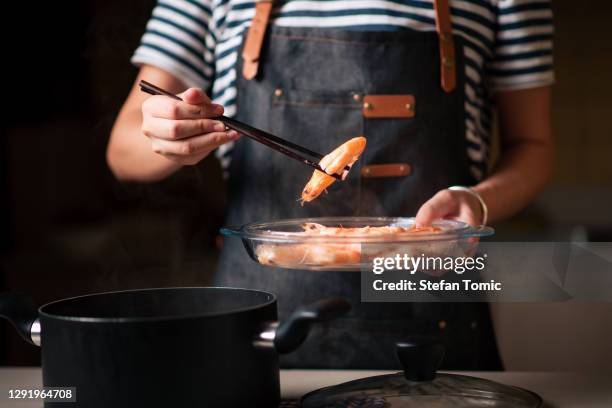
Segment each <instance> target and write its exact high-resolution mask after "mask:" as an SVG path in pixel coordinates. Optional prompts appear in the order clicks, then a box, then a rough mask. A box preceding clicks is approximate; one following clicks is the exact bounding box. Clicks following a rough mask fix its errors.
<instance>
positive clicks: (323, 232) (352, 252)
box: [255, 222, 441, 268]
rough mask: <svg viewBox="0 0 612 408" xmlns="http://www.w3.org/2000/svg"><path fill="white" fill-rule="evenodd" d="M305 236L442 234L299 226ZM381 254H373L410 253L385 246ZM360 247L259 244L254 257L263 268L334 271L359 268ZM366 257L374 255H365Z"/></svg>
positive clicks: (348, 244)
mask: <svg viewBox="0 0 612 408" xmlns="http://www.w3.org/2000/svg"><path fill="white" fill-rule="evenodd" d="M302 229H303V230H304V232H303V234H304V235H305V236H314V237H338V238H345V237H348V238H350V237H365V236H385V237H389V239H390V240H391V239H392V238H393V237H406V236H411V235H414V236H415V239H418V236H419V234H426V233H437V232H440V231H441V228H439V227H433V226H432V227H418V228H417V227H415V226H411V227H399V226H392V225H388V226H381V227H371V226H365V227H358V228H345V227H327V226H325V225H322V224H317V223H314V222H309V223H305V224H303V225H302ZM381 249H382V252H380V253H376V255H377V256H387V255H385V254H388V253H393V252H394V251H395V252H396V253H399V252H401V251H410V247H408V249H406V248H403V247H402V246H401V244H396V245H392V246H389V245H387V246H385V247H383V248H381ZM361 250H362V247H361V243H360V242H346V243H340V242H339V243H316V242H313V243H301V244H288V245H279V244H262V245H259V246H258V247H257V249H256V250H255V256H256V257H257V260H258V261H259V263H260V264H262V265H269V266H278V267H285V268H299V267H300V266H324V267H336V268H340V267H343V266H347V267H351V266H354V265H359V263H360V262H361V261H362V259H361V257H362V251H361ZM367 255H368V256H371V255H373V253H371V251H370V253H368V254H367Z"/></svg>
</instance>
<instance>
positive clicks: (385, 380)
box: [302, 337, 542, 408]
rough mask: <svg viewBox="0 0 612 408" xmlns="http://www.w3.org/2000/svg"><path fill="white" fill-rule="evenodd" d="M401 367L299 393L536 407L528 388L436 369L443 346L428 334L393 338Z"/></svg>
mask: <svg viewBox="0 0 612 408" xmlns="http://www.w3.org/2000/svg"><path fill="white" fill-rule="evenodd" d="M397 355H398V358H399V360H400V362H401V363H402V366H403V369H404V371H403V372H399V373H396V374H389V375H381V376H375V377H369V378H363V379H359V380H355V381H349V382H346V383H343V384H339V385H335V386H332V387H327V388H322V389H320V390H317V391H313V392H311V393H309V394H306V395H305V396H304V397H303V398H302V407H303V408H341V407H350V408H390V407H393V408H395V407H407V408H412V407H432V408H447V407H453V408H462V407H470V408H477V407H487V408H523V407H524V408H537V407H541V406H542V399H541V398H540V397H539V396H538V395H536V394H534V393H532V392H531V391H527V390H524V389H522V388H518V387H513V386H509V385H504V384H500V383H497V382H495V381H490V380H486V379H482V378H477V377H470V376H465V375H456V374H437V375H436V369H437V367H438V366H439V364H440V362H441V361H442V357H443V355H444V348H443V347H442V345H441V344H439V343H438V342H436V341H435V340H434V339H430V338H421V337H419V338H413V339H410V340H409V341H405V342H401V343H398V344H397Z"/></svg>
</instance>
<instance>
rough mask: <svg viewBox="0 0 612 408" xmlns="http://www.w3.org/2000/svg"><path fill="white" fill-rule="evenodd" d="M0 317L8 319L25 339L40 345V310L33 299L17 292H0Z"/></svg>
mask: <svg viewBox="0 0 612 408" xmlns="http://www.w3.org/2000/svg"><path fill="white" fill-rule="evenodd" d="M0 317H3V318H5V319H6V320H8V321H9V322H10V323H11V324H12V325H13V326H14V327H15V329H17V332H18V333H19V335H20V336H21V337H22V338H23V339H24V340H25V341H27V342H28V343H30V344H33V345H35V346H40V323H39V320H38V310H37V309H36V306H34V302H33V301H32V299H30V298H29V297H27V296H25V295H20V294H16V293H7V292H4V293H0Z"/></svg>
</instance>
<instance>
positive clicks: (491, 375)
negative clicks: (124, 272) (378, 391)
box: [0, 367, 612, 408]
mask: <svg viewBox="0 0 612 408" xmlns="http://www.w3.org/2000/svg"><path fill="white" fill-rule="evenodd" d="M386 373H389V372H388V371H369V370H368V371H366V370H281V390H282V391H281V392H282V396H283V398H287V399H292V398H299V397H300V396H301V395H303V394H305V393H306V392H309V391H312V390H315V389H317V388H321V387H325V386H328V385H333V384H338V383H341V382H344V381H349V380H354V379H357V378H363V377H368V376H372V375H381V374H386ZM456 373H457V374H463V375H471V376H475V377H482V378H487V379H490V380H493V381H497V382H500V383H504V384H508V385H515V386H518V387H523V388H526V389H529V390H531V391H534V392H536V393H538V394H540V395H541V396H542V397H543V398H544V400H545V406H546V407H547V408H599V407H601V408H604V407H605V408H610V407H612V373H605V374H603V373H602V374H591V373H573V372H456ZM40 385H41V372H40V368H11V367H7V368H0V390H3V392H6V389H8V388H11V387H18V388H28V387H39V386H40ZM41 405H42V404H40V403H30V402H8V400H7V399H6V396H4V395H3V396H0V407H2V408H13V407H14V408H29V407H37V408H39V407H40V406H41Z"/></svg>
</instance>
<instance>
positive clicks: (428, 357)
mask: <svg viewBox="0 0 612 408" xmlns="http://www.w3.org/2000/svg"><path fill="white" fill-rule="evenodd" d="M395 346H396V352H397V358H398V359H399V361H400V363H401V364H402V368H403V369H404V377H406V379H408V380H409V381H431V380H433V379H434V378H436V371H437V370H438V367H440V363H442V359H443V358H444V346H443V345H442V343H440V342H439V341H438V339H436V338H435V337H430V336H415V337H409V338H407V339H406V340H404V341H401V342H398V343H396V345H395Z"/></svg>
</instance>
